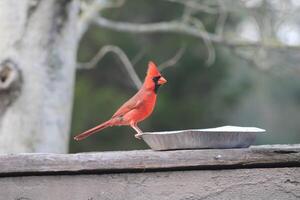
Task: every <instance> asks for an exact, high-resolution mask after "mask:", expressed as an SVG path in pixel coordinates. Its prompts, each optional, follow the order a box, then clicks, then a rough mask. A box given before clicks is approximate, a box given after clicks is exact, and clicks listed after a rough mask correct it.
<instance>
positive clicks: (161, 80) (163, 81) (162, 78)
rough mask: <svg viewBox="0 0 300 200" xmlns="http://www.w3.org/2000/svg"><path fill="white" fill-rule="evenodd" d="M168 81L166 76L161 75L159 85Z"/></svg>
mask: <svg viewBox="0 0 300 200" xmlns="http://www.w3.org/2000/svg"><path fill="white" fill-rule="evenodd" d="M166 82H167V80H166V79H165V78H164V77H160V79H159V80H158V82H157V83H158V84H159V85H163V84H165V83H166Z"/></svg>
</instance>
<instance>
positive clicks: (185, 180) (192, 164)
mask: <svg viewBox="0 0 300 200" xmlns="http://www.w3.org/2000/svg"><path fill="white" fill-rule="evenodd" d="M0 176H1V178H0V200H2V199H3V200H9V199H12V200H15V199H17V200H40V199H54V200H56V199H58V200H60V199H62V200H98V199H99V200H100V199H105V200H106V199H107V200H108V199H109V200H110V199H112V200H114V199H120V200H121V199H126V200H134V199H155V200H164V199H170V200H198V199H207V200H212V199H229V200H234V199H247V200H251V199H259V200H261V199H266V200H273V199H280V200H281V199H282V200H285V199H300V145H275V146H252V147H251V148H247V149H214V150H209V149H206V150H178V151H159V152H158V151H152V150H139V151H115V152H101V153H100V152H99V153H80V154H11V155H0Z"/></svg>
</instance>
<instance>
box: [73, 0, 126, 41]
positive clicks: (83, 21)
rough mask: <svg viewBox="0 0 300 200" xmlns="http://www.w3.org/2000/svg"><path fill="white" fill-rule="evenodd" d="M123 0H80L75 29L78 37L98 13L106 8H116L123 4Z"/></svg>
mask: <svg viewBox="0 0 300 200" xmlns="http://www.w3.org/2000/svg"><path fill="white" fill-rule="evenodd" d="M124 2H125V0H115V1H112V0H89V1H87V0H81V1H80V8H81V13H80V15H79V16H78V22H77V29H78V35H79V38H81V37H82V35H83V34H84V33H85V32H86V30H87V29H88V27H89V25H90V23H91V22H92V21H93V19H94V18H95V17H97V16H98V13H99V12H100V11H101V10H103V9H107V8H117V7H120V6H122V5H123V4H124Z"/></svg>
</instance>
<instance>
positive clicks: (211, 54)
mask: <svg viewBox="0 0 300 200" xmlns="http://www.w3.org/2000/svg"><path fill="white" fill-rule="evenodd" d="M191 21H192V23H193V24H195V26H197V27H198V28H199V29H200V30H201V29H202V30H205V26H204V24H203V23H202V22H201V21H200V20H199V19H197V18H194V17H193V18H191ZM205 31H206V30H205ZM203 42H204V44H205V46H206V48H207V60H206V62H205V64H206V65H207V66H211V65H212V64H213V63H214V62H215V60H216V51H215V48H214V46H213V44H212V42H211V40H210V39H203Z"/></svg>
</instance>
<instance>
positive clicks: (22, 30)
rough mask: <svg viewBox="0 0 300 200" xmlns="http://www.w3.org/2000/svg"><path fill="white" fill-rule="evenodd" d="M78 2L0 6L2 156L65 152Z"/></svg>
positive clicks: (15, 1) (40, 0)
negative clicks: (5, 154) (19, 153)
mask: <svg viewBox="0 0 300 200" xmlns="http://www.w3.org/2000/svg"><path fill="white" fill-rule="evenodd" d="M78 10H79V5H78V2H77V1H76V0H22V1H20V0H1V1H0V38H1V42H0V52H1V54H0V153H16V152H55V153H64V152H67V149H68V140H69V127H70V119H71V109H72V98H73V88H74V79H75V70H76V68H75V66H76V65H75V61H76V51H77V45H78V39H77V35H76V31H75V30H76V20H77V15H78Z"/></svg>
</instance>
